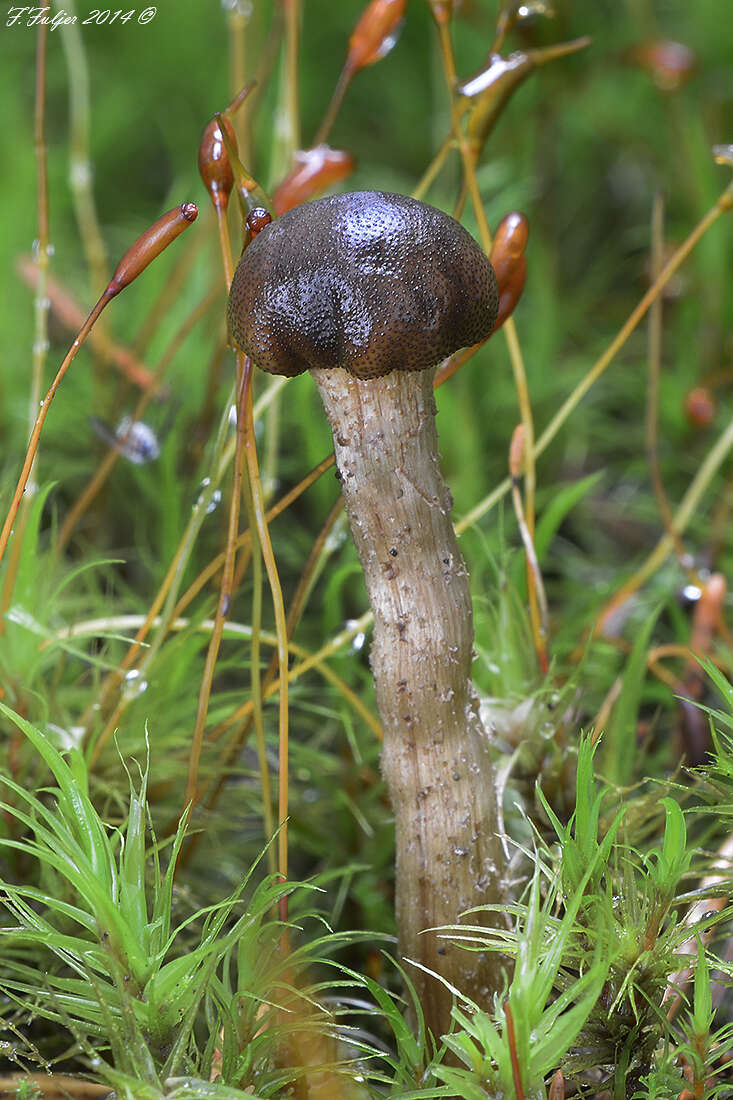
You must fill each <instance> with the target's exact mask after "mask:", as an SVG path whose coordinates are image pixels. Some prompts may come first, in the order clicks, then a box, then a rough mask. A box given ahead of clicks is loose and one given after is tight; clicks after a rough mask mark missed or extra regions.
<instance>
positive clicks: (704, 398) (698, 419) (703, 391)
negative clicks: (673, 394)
mask: <svg viewBox="0 0 733 1100" xmlns="http://www.w3.org/2000/svg"><path fill="white" fill-rule="evenodd" d="M716 412H717V409H716V406H715V400H714V398H713V395H712V394H711V392H710V390H709V389H707V388H706V387H705V386H696V387H695V388H694V389H693V390H690V392H689V393H688V394H687V397H686V398H685V413H686V414H687V419H688V421H689V423H690V424H692V425H694V427H696V428H707V426H708V424H712V422H713V420H714V419H715V414H716Z"/></svg>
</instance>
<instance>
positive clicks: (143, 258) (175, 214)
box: [105, 202, 199, 298]
mask: <svg viewBox="0 0 733 1100" xmlns="http://www.w3.org/2000/svg"><path fill="white" fill-rule="evenodd" d="M198 213H199V209H198V207H197V206H196V203H195V202H184V203H182V204H181V205H180V206H176V207H174V208H173V210H169V211H168V213H167V214H163V216H162V217H161V218H158V220H157V222H153V224H152V225H151V226H150V228H149V229H147V230H146V231H145V232H144V233H143V234H142V236H140V237H138V239H137V240H136V241H135V243H134V244H133V245H132V246H131V247H130V248H128V250H127V252H126V253H125V255H124V256H123V257H122V259H121V260H120V262H119V263H118V265H117V267H116V268H115V273H114V275H113V276H112V278H111V279H110V281H109V285H108V286H107V289H106V291H105V296H106V297H107V298H114V296H115V295H116V294H119V293H120V291H121V290H124V288H125V287H126V286H129V284H130V283H131V282H132V281H133V279H137V277H138V275H139V274H140V272H141V271H144V270H145V268H146V267H147V266H148V264H150V263H152V262H153V260H154V259H155V258H156V256H159V255H160V254H161V252H162V251H163V249H165V248H167V247H168V245H169V244H171V242H172V241H174V240H175V239H176V237H178V236H179V235H180V234H181V233H182V232H183V230H184V229H187V228H188V226H189V225H191V223H192V222H195V221H196V218H197V217H198Z"/></svg>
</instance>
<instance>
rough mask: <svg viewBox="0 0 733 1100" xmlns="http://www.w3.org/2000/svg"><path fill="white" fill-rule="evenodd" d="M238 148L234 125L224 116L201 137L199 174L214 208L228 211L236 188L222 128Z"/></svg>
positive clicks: (212, 123) (215, 119) (212, 124)
mask: <svg viewBox="0 0 733 1100" xmlns="http://www.w3.org/2000/svg"><path fill="white" fill-rule="evenodd" d="M222 126H223V127H224V128H225V129H226V132H227V137H228V138H229V140H230V142H231V143H232V144H233V145H234V147H235V148H236V145H237V138H236V135H235V133H234V129H233V127H232V124H231V123H230V122H229V120H228V119H226V118H225V117H224V116H223V115H220V116H219V118H212V120H211V122H210V123H209V124H208V126H207V127H206V128H205V130H204V132H203V134H202V135H201V142H200V144H199V173H200V175H201V179H202V180H203V183H204V187H205V188H206V190H207V191H208V192H209V197H210V199H211V201H212V202H213V204H214V206H221V207H223V208H224V209H226V206H227V203H228V202H229V196H230V194H231V191H232V188H233V187H234V173H233V172H232V166H231V164H230V163H229V157H228V156H227V151H226V148H225V145H224V138H223V136H222V132H221V127H222Z"/></svg>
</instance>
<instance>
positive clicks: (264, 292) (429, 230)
mask: <svg viewBox="0 0 733 1100" xmlns="http://www.w3.org/2000/svg"><path fill="white" fill-rule="evenodd" d="M498 302H499V296H498V291H497V286H496V277H495V275H494V271H493V268H492V267H491V264H490V263H489V260H488V258H487V257H486V255H485V254H484V252H483V251H482V250H481V248H479V246H478V244H477V243H476V241H474V239H473V237H471V235H470V234H469V233H467V232H466V230H465V229H464V228H463V226H462V225H460V224H459V223H458V222H457V221H455V219H454V218H451V217H450V216H449V215H448V214H445V213H443V211H441V210H437V209H436V208H435V207H433V206H429V205H428V204H427V203H424V202H418V201H417V200H415V199H410V198H408V197H407V196H405V195H395V194H389V193H387V192H384V191H354V192H351V193H348V194H345V195H334V196H331V197H329V198H325V199H318V200H317V201H315V202H309V203H305V204H304V205H302V206H298V207H295V209H293V210H289V211H288V212H287V213H285V214H283V215H282V216H281V217H279V218H277V220H276V221H274V222H272V224H271V225H268V226H266V227H265V228H264V229H262V230H261V232H260V233H259V234H258V235H257V237H256V238H255V239H254V240H253V241H252V243H251V244H250V245H249V247H248V248H247V249H246V250H245V252H244V254H243V256H242V258H241V260H240V261H239V265H238V267H237V270H236V272H235V275H234V280H233V282H232V287H231V293H230V295H229V310H228V315H229V324H230V327H231V331H232V335H233V336H234V339H235V340H236V342H237V344H239V346H240V347H241V348H242V350H243V351H244V352H246V354H247V355H249V356H250V358H251V359H252V360H253V361H254V362H255V363H256V364H257V365H258V366H259V367H261V368H262V370H265V371H269V372H270V373H271V374H284V375H288V376H291V377H292V376H294V375H296V374H301V373H302V372H303V371H305V370H308V369H309V368H310V367H344V368H345V369H346V370H348V371H349V372H350V373H351V374H353V375H355V376H356V377H357V378H376V377H379V376H380V375H383V374H387V373H388V372H389V371H392V370H408V371H415V370H424V369H426V368H427V367H432V366H435V364H436V363H438V362H440V360H441V359H443V358H445V356H447V355H450V354H451V353H452V352H454V351H456V350H457V349H458V348H462V347H467V346H468V345H470V344H476V343H478V342H479V341H480V340H483V339H484V338H485V337H486V336H488V334H489V333H490V332H491V329H492V328H493V325H494V322H495V320H496V315H497V310H498Z"/></svg>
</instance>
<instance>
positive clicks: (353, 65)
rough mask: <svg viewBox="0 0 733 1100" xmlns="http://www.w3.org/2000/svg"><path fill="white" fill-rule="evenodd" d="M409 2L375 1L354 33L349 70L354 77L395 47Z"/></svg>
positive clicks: (350, 49)
mask: <svg viewBox="0 0 733 1100" xmlns="http://www.w3.org/2000/svg"><path fill="white" fill-rule="evenodd" d="M406 7H407V0H372V2H371V4H368V5H367V7H366V8H365V9H364V11H363V13H362V15H361V17H360V19H359V21H358V23H357V24H356V26H355V27H354V29H353V31H352V32H351V37H350V39H349V52H348V54H347V56H346V65H345V67H346V69H347V70H348V71H349V73H351V74H352V75H353V74H354V73H358V72H359V70H360V69H365V68H366V67H367V65H373V64H374V63H375V62H376V61H379V60H380V58H382V57H384V56H385V54H387V53H389V51H390V50H391V49H392V47H393V46H394V44H395V41H396V39H397V35H398V33H399V28H400V24H401V22H402V20H403V18H404V15H405V8H406Z"/></svg>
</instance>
